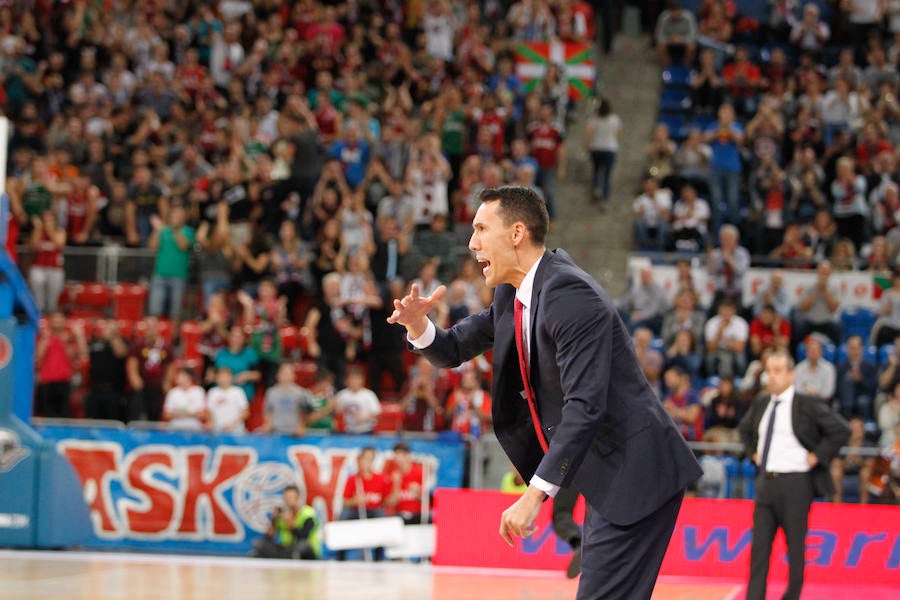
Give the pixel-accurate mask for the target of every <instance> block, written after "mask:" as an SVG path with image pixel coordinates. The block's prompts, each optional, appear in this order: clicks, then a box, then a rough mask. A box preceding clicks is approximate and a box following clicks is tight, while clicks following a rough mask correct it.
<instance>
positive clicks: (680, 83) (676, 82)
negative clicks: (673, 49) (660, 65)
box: [662, 65, 691, 89]
mask: <svg viewBox="0 0 900 600" xmlns="http://www.w3.org/2000/svg"><path fill="white" fill-rule="evenodd" d="M662 80H663V86H665V88H667V89H679V88H682V89H684V88H687V87H688V86H690V85H691V70H690V69H689V68H688V67H684V66H681V65H672V66H671V67H668V68H667V69H665V70H664V71H663V73H662Z"/></svg>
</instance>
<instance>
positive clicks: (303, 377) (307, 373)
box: [294, 360, 318, 389]
mask: <svg viewBox="0 0 900 600" xmlns="http://www.w3.org/2000/svg"><path fill="white" fill-rule="evenodd" d="M317 371H318V367H317V366H316V363H315V362H313V361H311V360H301V361H299V362H297V363H296V364H295V365H294V374H295V375H296V383H297V385H299V386H300V387H304V388H306V389H309V388H311V387H312V386H313V383H315V381H316V372H317Z"/></svg>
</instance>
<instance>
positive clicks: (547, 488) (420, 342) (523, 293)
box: [407, 258, 559, 498]
mask: <svg viewBox="0 0 900 600" xmlns="http://www.w3.org/2000/svg"><path fill="white" fill-rule="evenodd" d="M540 264H541V259H540V258H539V259H538V260H536V261H535V263H534V264H533V265H531V268H530V269H529V270H528V272H527V273H526V274H525V277H524V278H523V279H522V283H521V284H520V285H519V288H518V289H517V290H516V299H517V300H518V301H519V302H521V303H522V342H523V344H524V346H525V348H524V351H525V356H526V361H527V360H528V359H529V358H530V356H531V307H530V305H531V292H532V290H533V289H534V277H535V275H536V274H537V269H538V265H540ZM436 332H437V330H436V329H435V327H434V323H433V322H432V321H431V320H430V319H429V321H428V326H427V327H426V328H425V331H424V332H423V333H422V335H420V336H419V337H417V338H416V339H410V338H409V336H407V339H408V340H409V343H410V344H412V345H413V347H414V348H419V349H422V348H427V347H428V346H430V345H431V344H432V343H433V342H434V336H435V333H436ZM522 398H523V399H525V392H524V390H523V392H522ZM526 401H527V400H526ZM530 483H531V485H533V486H534V487H536V488H537V489H539V490H541V491H542V492H544V493H545V494H547V495H548V496H550V497H551V498H554V497H556V494H557V492H559V486H558V485H553V484H552V483H549V482H547V481H544V480H543V479H541V478H540V477H538V476H537V475H535V476H534V477H532V478H531V481H530Z"/></svg>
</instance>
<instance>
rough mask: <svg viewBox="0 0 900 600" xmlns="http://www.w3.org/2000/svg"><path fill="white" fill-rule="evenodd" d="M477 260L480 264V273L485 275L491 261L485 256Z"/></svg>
mask: <svg viewBox="0 0 900 600" xmlns="http://www.w3.org/2000/svg"><path fill="white" fill-rule="evenodd" d="M478 262H479V263H480V264H481V274H482V275H484V276H485V277H487V272H488V271H490V269H491V261H489V260H488V259H486V258H479V259H478Z"/></svg>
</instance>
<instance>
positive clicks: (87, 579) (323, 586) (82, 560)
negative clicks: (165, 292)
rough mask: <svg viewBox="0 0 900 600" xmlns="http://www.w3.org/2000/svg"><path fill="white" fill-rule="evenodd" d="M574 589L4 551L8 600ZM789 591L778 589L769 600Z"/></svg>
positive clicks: (512, 575) (537, 596) (684, 587)
mask: <svg viewBox="0 0 900 600" xmlns="http://www.w3.org/2000/svg"><path fill="white" fill-rule="evenodd" d="M576 586H577V583H576V582H575V581H570V580H568V579H566V578H565V576H564V575H563V574H562V573H554V572H528V571H502V570H494V569H474V568H456V567H434V566H431V565H425V564H411V563H396V562H391V563H378V564H375V563H360V562H346V563H338V562H332V561H324V562H301V561H280V560H254V559H244V558H222V557H195V556H169V555H152V554H126V553H116V554H112V553H106V554H104V553H86V552H17V551H0V599H2V600H7V599H9V600H13V599H15V600H51V599H52V600H116V599H122V600H174V599H183V600H232V599H233V600H247V599H248V598H264V599H265V600H481V599H484V598H490V599H491V600H572V599H573V598H574V597H575V589H576ZM839 587H843V586H839ZM782 590H783V587H782V586H774V585H773V586H772V589H771V590H770V597H771V598H777V597H780V592H781V591H782ZM743 591H744V586H743V585H741V584H740V583H739V582H728V581H722V582H715V581H704V580H702V579H691V578H662V579H661V580H660V581H659V583H658V585H657V587H656V591H655V593H654V594H653V599H654V600H737V599H738V598H742V597H743ZM851 591H852V593H851ZM807 592H808V593H807ZM820 598H821V599H823V600H825V599H827V600H836V599H838V598H853V600H864V599H865V600H867V599H871V600H875V599H876V598H877V599H878V600H893V599H900V592H898V590H897V589H891V588H882V589H873V590H868V591H867V590H866V589H865V588H863V587H860V586H857V587H855V588H853V589H852V590H851V589H847V590H846V591H843V592H842V591H841V590H839V589H838V588H836V587H835V586H829V587H827V588H823V587H821V586H819V587H818V588H816V587H812V586H808V589H806V590H804V599H810V600H813V599H815V600H818V599H820Z"/></svg>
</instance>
